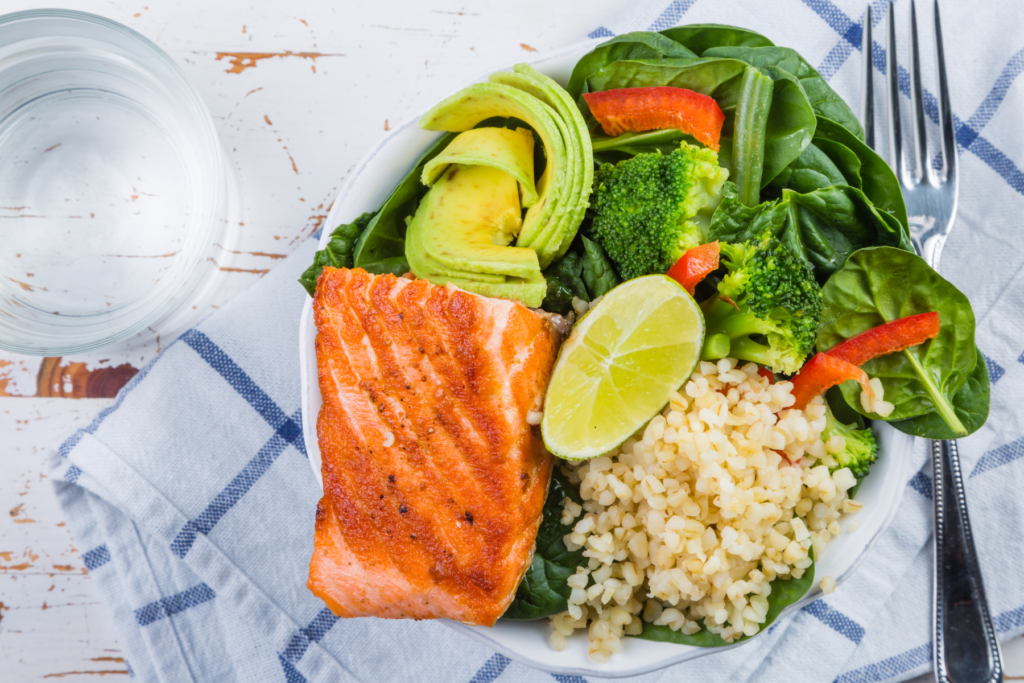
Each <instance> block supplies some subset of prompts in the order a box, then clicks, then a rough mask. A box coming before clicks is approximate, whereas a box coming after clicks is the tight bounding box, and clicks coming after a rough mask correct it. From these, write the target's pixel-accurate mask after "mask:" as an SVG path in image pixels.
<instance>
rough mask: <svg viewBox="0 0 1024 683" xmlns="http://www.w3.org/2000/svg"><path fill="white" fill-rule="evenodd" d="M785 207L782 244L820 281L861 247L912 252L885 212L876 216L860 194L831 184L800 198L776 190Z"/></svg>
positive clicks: (906, 234) (897, 225) (900, 228)
mask: <svg viewBox="0 0 1024 683" xmlns="http://www.w3.org/2000/svg"><path fill="white" fill-rule="evenodd" d="M782 201H783V202H785V203H786V204H787V205H788V207H789V213H788V216H787V221H786V228H785V231H784V234H783V237H782V241H783V242H785V243H786V245H787V246H789V247H790V248H791V249H792V250H793V251H794V252H796V253H801V254H802V255H803V257H804V258H806V259H807V261H808V262H809V263H810V264H811V266H813V267H814V271H815V275H816V276H817V277H818V279H819V280H824V279H825V278H827V277H828V276H829V275H831V274H832V273H834V272H836V271H837V270H839V269H840V268H841V267H842V266H843V264H844V263H846V259H847V258H848V257H849V256H850V254H852V253H853V252H855V251H856V250H858V249H860V248H862V247H875V246H891V247H897V248H899V249H905V250H907V251H913V245H912V244H911V242H910V234H909V232H908V231H907V230H905V229H904V227H903V226H902V225H901V224H900V222H899V221H898V220H897V219H896V218H895V217H894V216H893V215H892V214H890V213H887V212H885V211H879V210H878V209H876V208H875V206H874V204H872V203H871V201H870V200H869V199H868V198H867V197H866V196H865V195H864V193H863V192H862V191H861V190H858V189H857V188H855V187H850V186H849V185H833V186H830V187H824V188H821V189H818V190H814V191H813V192H807V193H804V194H801V193H798V192H793V191H792V190H783V191H782Z"/></svg>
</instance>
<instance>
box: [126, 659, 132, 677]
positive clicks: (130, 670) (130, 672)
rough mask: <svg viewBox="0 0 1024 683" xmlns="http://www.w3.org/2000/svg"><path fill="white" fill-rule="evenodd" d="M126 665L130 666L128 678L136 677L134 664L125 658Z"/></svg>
mask: <svg viewBox="0 0 1024 683" xmlns="http://www.w3.org/2000/svg"><path fill="white" fill-rule="evenodd" d="M124 665H125V666H126V667H127V668H128V678H135V672H134V671H133V670H132V665H131V664H129V663H128V660H127V659H126V660H124Z"/></svg>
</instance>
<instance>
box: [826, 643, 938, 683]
mask: <svg viewBox="0 0 1024 683" xmlns="http://www.w3.org/2000/svg"><path fill="white" fill-rule="evenodd" d="M931 661H932V644H931V643H925V644H924V645H918V646H917V647H915V648H913V649H911V650H907V651H906V652H901V653H900V654H898V655H896V656H894V657H889V658H888V659H883V660H882V661H880V662H875V663H874V664H868V665H867V666H864V667H861V668H859V669H854V670H853V671H847V672H846V673H844V674H842V675H840V676H839V678H837V679H836V680H835V683H873V682H874V681H887V680H889V679H890V678H893V677H895V676H899V675H900V674H902V673H906V672H907V671H910V670H912V669H916V668H917V667H919V666H921V665H923V664H928V663H929V662H931Z"/></svg>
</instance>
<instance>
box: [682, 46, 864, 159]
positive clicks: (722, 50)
mask: <svg viewBox="0 0 1024 683" xmlns="http://www.w3.org/2000/svg"><path fill="white" fill-rule="evenodd" d="M701 56H702V57H727V58H731V59H739V60H742V61H744V62H746V63H747V64H750V65H751V66H758V67H777V68H779V69H782V70H784V71H786V72H788V73H791V74H793V76H795V77H796V78H798V79H799V80H800V85H801V86H802V87H803V90H804V92H805V93H807V99H808V100H809V101H810V103H811V107H812V108H813V109H814V113H815V114H817V115H819V116H824V117H825V118H828V119H831V120H833V121H835V122H836V123H838V124H839V125H841V126H843V127H844V128H846V129H847V130H848V131H850V132H851V133H852V134H853V135H855V136H856V137H857V138H858V139H860V140H863V139H864V128H863V127H862V126H861V125H860V121H859V120H858V119H857V116H856V114H854V113H853V110H852V109H850V106H849V105H848V104H846V102H845V101H844V100H843V98H842V97H840V96H839V95H838V93H836V91H835V90H833V89H832V87H831V86H830V85H829V84H828V82H827V81H826V80H825V79H824V78H822V77H821V74H819V73H818V72H817V71H816V70H815V69H814V67H812V66H811V65H810V64H808V63H807V60H805V59H804V58H803V57H801V56H800V53H799V52H797V51H796V50H794V49H792V48H788V47H776V46H766V47H746V46H722V47H713V48H710V49H708V50H705V51H704V52H702V53H701Z"/></svg>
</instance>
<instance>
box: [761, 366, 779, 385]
mask: <svg viewBox="0 0 1024 683" xmlns="http://www.w3.org/2000/svg"><path fill="white" fill-rule="evenodd" d="M757 374H758V375H760V376H761V377H764V378H765V379H766V380H768V384H775V373H774V372H772V371H771V370H769V369H768V368H758V369H757Z"/></svg>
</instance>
